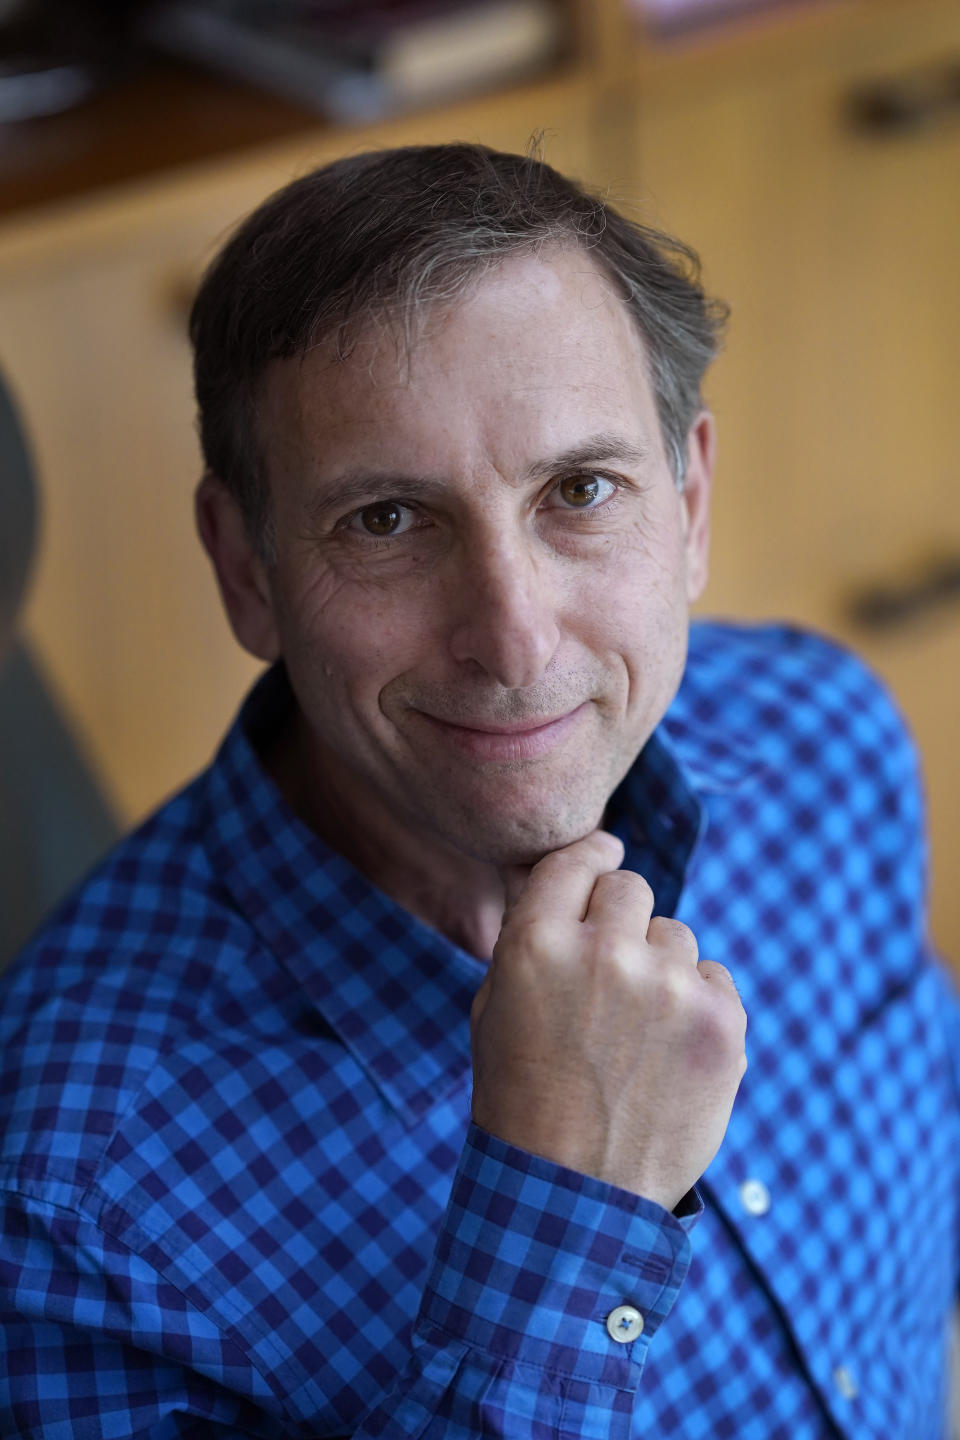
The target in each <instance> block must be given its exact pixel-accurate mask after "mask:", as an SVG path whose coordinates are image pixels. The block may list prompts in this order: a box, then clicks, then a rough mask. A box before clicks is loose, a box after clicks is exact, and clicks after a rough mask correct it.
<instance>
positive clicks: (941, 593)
mask: <svg viewBox="0 0 960 1440" xmlns="http://www.w3.org/2000/svg"><path fill="white" fill-rule="evenodd" d="M954 601H960V555H950V556H946V557H945V558H944V559H942V560H937V561H935V562H934V563H932V564H931V565H928V566H927V567H926V569H924V570H923V571H921V572H920V574H919V575H918V576H917V577H916V578H915V579H913V580H907V581H904V582H903V583H902V584H900V585H885V584H879V585H872V586H867V587H866V588H865V589H864V590H862V591H860V592H859V593H858V594H855V595H853V596H852V597H851V599H850V601H849V604H848V607H847V613H848V615H849V618H850V619H851V620H852V621H853V622H854V623H855V624H856V625H860V626H862V627H863V628H864V629H867V630H874V631H883V630H895V629H897V628H898V627H899V626H902V625H905V624H907V623H909V622H910V621H911V620H915V619H917V618H918V617H919V616H920V615H923V614H925V613H926V612H927V611H930V610H939V609H940V608H941V607H942V606H944V605H949V604H951V603H952V602H954Z"/></svg>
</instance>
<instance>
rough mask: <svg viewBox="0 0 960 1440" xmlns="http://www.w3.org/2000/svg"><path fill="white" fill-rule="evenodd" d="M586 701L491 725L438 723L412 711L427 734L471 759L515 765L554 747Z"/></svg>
mask: <svg viewBox="0 0 960 1440" xmlns="http://www.w3.org/2000/svg"><path fill="white" fill-rule="evenodd" d="M586 708H587V702H584V703H583V704H582V705H578V706H577V707H576V708H575V709H574V710H568V711H566V712H565V713H564V714H562V715H556V716H552V717H547V718H544V717H542V716H529V717H526V718H524V719H522V720H512V721H510V722H508V723H504V722H503V721H497V722H491V721H487V720H471V721H470V723H469V724H464V722H463V720H442V719H440V718H439V716H436V715H430V714H428V713H427V712H426V711H423V710H421V711H418V712H416V713H417V714H418V715H420V717H421V718H422V719H423V720H424V721H425V722H426V724H427V726H428V727H429V728H430V731H431V734H432V735H433V736H434V737H435V738H436V739H438V740H440V741H441V742H443V743H445V744H446V745H449V746H451V747H453V748H454V749H456V750H458V751H460V753H461V754H464V755H468V756H470V757H472V758H473V759H475V760H490V761H499V762H501V763H503V762H507V763H510V762H513V763H516V762H518V761H522V760H535V759H538V758H539V757H540V756H542V755H546V754H547V753H549V751H551V750H553V749H555V748H556V746H557V745H559V744H560V743H561V742H562V741H563V740H564V739H565V738H566V737H567V735H568V734H569V733H570V731H571V730H572V729H573V728H574V727H575V726H576V725H577V724H578V722H579V721H580V720H581V719H582V717H583V714H584V712H585V710H586Z"/></svg>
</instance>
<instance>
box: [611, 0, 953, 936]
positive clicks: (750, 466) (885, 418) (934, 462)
mask: <svg viewBox="0 0 960 1440" xmlns="http://www.w3.org/2000/svg"><path fill="white" fill-rule="evenodd" d="M868 12H869V13H868ZM957 73H960V9H958V7H957V6H956V5H955V4H953V3H924V0H918V3H915V4H912V5H909V6H903V5H900V6H895V5H889V4H888V5H884V4H876V5H873V6H870V7H853V8H852V9H845V10H840V11H838V12H837V13H836V14H834V15H828V14H826V13H824V14H815V13H813V12H812V11H811V13H810V14H809V15H808V16H805V17H804V16H799V15H798V16H797V17H795V19H793V20H792V21H790V20H785V21H784V22H783V23H782V24H778V25H777V26H776V27H773V26H769V27H763V28H761V29H760V30H759V31H757V32H754V33H751V34H747V33H744V34H742V35H741V36H740V37H739V38H731V39H730V40H729V41H727V42H726V43H725V44H724V45H722V46H719V47H715V48H713V49H711V50H710V51H709V52H706V51H700V52H698V51H697V49H696V48H694V47H688V49H687V50H686V51H681V50H678V51H676V52H675V53H673V54H672V55H670V56H664V57H661V60H660V62H659V64H658V65H654V64H653V63H651V64H650V65H649V66H648V67H647V68H646V71H645V74H644V80H643V84H642V85H641V98H640V103H639V109H638V115H637V120H636V124H637V147H636V165H635V170H634V184H635V186H636V189H637V192H638V195H639V198H640V199H641V213H643V214H645V215H649V216H650V217H651V218H655V219H656V220H658V221H659V222H662V223H664V224H665V225H666V226H667V227H668V228H672V229H675V230H676V232H677V233H678V234H679V235H681V236H683V237H684V238H685V239H687V240H689V241H690V242H691V243H693V244H694V245H695V246H697V247H698V248H699V249H700V251H701V253H702V256H703V260H704V265H705V273H706V279H707V282H708V288H711V289H713V290H714V291H715V292H716V293H719V294H720V295H722V296H724V297H725V298H726V299H727V300H729V301H730V302H731V304H732V323H731V328H730V334H729V342H728V347H727V351H726V353H725V355H724V356H722V357H721V359H720V360H719V362H718V364H717V366H716V369H715V372H714V374H713V375H712V377H711V379H710V383H709V389H708V394H709V398H710V400H711V403H712V404H713V406H714V408H715V410H716V413H717V416H718V421H719V431H720V450H719V456H720V459H719V468H718V478H717V492H716V508H715V517H716V519H715V530H714V548H713V573H712V580H711V584H710V587H709V589H708V592H707V595H706V597H705V603H704V605H703V607H702V608H703V609H705V610H708V611H711V612H716V613H725V614H730V613H733V614H739V615H746V616H755V617H759V616H779V617H789V618H794V619H799V620H802V621H804V622H807V623H809V624H812V625H814V626H816V627H819V628H821V629H823V630H826V631H828V632H829V633H831V634H833V635H836V636H838V637H839V638H840V639H842V640H843V641H845V642H847V643H849V644H850V645H852V646H853V647H854V648H856V649H857V650H858V651H859V652H860V653H862V654H863V655H864V656H865V657H866V658H867V659H868V661H869V662H870V663H871V664H872V665H873V666H874V667H875V668H876V669H877V670H878V671H879V672H880V673H881V674H882V675H883V676H884V677H885V678H886V679H887V680H888V682H889V683H890V684H891V686H892V687H893V690H894V692H895V693H896V695H897V697H898V699H899V701H900V703H901V706H902V708H903V709H904V710H905V712H906V714H907V716H908V718H909V720H910V722H911V724H912V728H913V730H914V732H915V734H916V736H917V739H918V740H919V742H920V745H921V748H922V751H923V755H924V761H925V766H926V773H927V778H928V788H929V806H930V815H931V822H932V858H933V927H934V933H935V936H936V938H937V940H938V942H939V944H940V946H941V947H942V949H943V950H944V951H945V952H946V954H947V955H948V957H949V958H950V959H951V960H952V961H953V962H954V963H955V964H960V886H958V885H957V882H956V875H957V872H958V870H960V824H958V821H957V816H958V814H960V765H958V763H957V759H956V755H955V748H956V744H957V737H958V735H960V462H958V458H957V447H956V443H955V439H954V430H955V426H956V411H957V399H956V390H957V382H958V377H960V275H958V257H960V250H958V239H957V237H958V234H960V104H958V102H957V99H956V96H955V94H954V98H953V101H952V104H951V103H950V100H949V92H950V88H951V85H952V87H953V90H954V92H955V91H956V75H957ZM951 76H952V77H953V79H952V80H951V78H950V77H951ZM878 87H880V88H879V89H878ZM864 94H866V96H867V100H866V101H864V98H863V97H864ZM898 114H899V115H900V120H899V122H898ZM951 574H953V575H954V577H955V578H954V580H953V581H951V579H950V576H951ZM937 575H939V576H940V577H941V578H940V582H939V584H936V583H934V581H935V577H936V576H937ZM878 591H879V592H887V593H888V595H891V596H892V595H895V594H896V593H897V592H899V595H900V599H901V601H902V602H903V603H902V604H901V605H900V607H899V619H898V618H897V606H896V605H895V604H893V605H890V606H888V616H887V623H880V621H881V619H882V612H883V607H882V606H879V608H878V615H877V618H875V620H874V622H873V623H868V622H867V620H865V619H864V618H858V602H859V601H861V600H862V599H864V598H865V597H867V598H868V597H869V596H870V595H874V597H875V598H882V595H881V597H877V595H876V592H878ZM911 593H912V594H913V603H912V604H911V603H909V601H910V595H911ZM924 595H926V600H924V598H923V597H924ZM876 608H877V607H875V609H876Z"/></svg>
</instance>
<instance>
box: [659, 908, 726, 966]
mask: <svg viewBox="0 0 960 1440" xmlns="http://www.w3.org/2000/svg"><path fill="white" fill-rule="evenodd" d="M647 944H648V945H650V946H651V947H652V948H653V949H654V950H659V951H661V952H663V951H666V952H668V953H669V954H670V955H675V956H677V957H678V958H682V959H685V960H689V961H690V963H691V964H693V965H695V964H696V963H697V960H698V959H699V956H700V947H699V946H698V945H697V937H696V935H694V933H693V931H692V930H691V929H690V927H689V925H684V924H683V922H682V921H681V920H673V919H671V918H670V917H669V916H667V915H654V917H653V919H652V920H651V921H650V926H649V928H648V930H647ZM722 968H723V967H722V966H721V969H722Z"/></svg>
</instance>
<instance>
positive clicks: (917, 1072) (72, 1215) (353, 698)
mask: <svg viewBox="0 0 960 1440" xmlns="http://www.w3.org/2000/svg"><path fill="white" fill-rule="evenodd" d="M690 260H691V257H690V256H689V253H688V252H685V251H684V250H683V249H682V247H679V246H676V245H675V244H672V243H671V242H668V241H667V240H666V239H665V238H664V237H658V236H656V235H655V234H653V233H651V232H649V231H646V230H644V229H642V228H640V227H636V226H634V225H632V224H630V223H628V222H627V221H626V220H624V219H622V218H621V217H619V216H617V215H616V214H615V213H614V212H612V211H611V210H609V209H607V208H606V207H604V206H603V205H602V204H600V203H599V202H598V201H596V200H594V199H592V198H590V197H589V196H587V195H585V194H584V193H583V192H582V191H581V190H580V189H579V188H578V187H576V186H575V185H573V184H571V183H570V182H568V181H566V180H564V179H563V178H562V177H560V176H559V175H557V174H556V173H555V172H553V171H552V170H551V169H549V167H547V166H545V165H542V164H540V163H538V162H537V161H535V160H533V159H523V158H520V157H516V156H507V155H500V154H496V153H493V152H490V151H487V150H484V149H482V148H480V147H471V146H449V147H433V148H422V149H420V148H417V149H411V150H407V151H394V152H383V153H380V154H373V155H366V156H361V157H357V158H353V159H349V160H345V161H342V162H339V163H338V164H336V165H334V166H331V167H328V168H327V169H325V170H321V171H319V172H317V173H316V174H314V175H310V176H307V177H305V178H304V179H302V180H300V181H298V182H296V183H295V184H294V185H292V186H290V187H288V188H287V189H286V190H284V191H281V192H280V193H279V194H278V195H276V196H274V197H273V198H272V199H271V200H269V201H268V202H266V204H265V205H264V206H263V207H261V209H260V210H259V211H258V212H257V213H256V214H255V215H254V216H253V217H251V219H250V220H248V221H247V222H246V224H245V225H244V226H243V227H242V228H241V229H240V231H239V232H238V233H237V235H236V236H235V237H234V238H233V239H232V240H231V241H230V243H229V244H228V245H227V247H226V249H225V250H224V251H223V253H222V254H221V256H220V257H219V259H218V260H217V261H216V263H215V264H214V266H213V267H212V269H211V271H210V273H209V274H208V276H207V277H206V279H205V282H204V285H203V287H202V290H201V292H200V295H199V297H198V300H197V303H196V306H195V309H194V314H193V319H192V327H191V328H192V337H193V342H194V347H195V352H196V380H197V395H198V401H199V406H200V416H201V434H202V441H203V447H204V454H205V459H206V465H207V470H206V474H205V476H204V479H203V481H202V482H201V484H200V487H199V490H198V494H197V518H198V525H199V530H200V534H201V537H202V540H203V543H204V545H205V547H206V549H207V551H208V553H209V555H210V557H211V560H212V562H213V565H214V568H215V570H216V574H217V578H218V581H219V584H220V588H221V592H222V595H223V599H224V603H225V606H226V609H227V613H228V615H229V617H230V621H231V624H232V626H233V629H234V632H235V634H236V635H237V638H238V639H239V641H240V643H241V644H243V645H244V646H245V647H246V648H247V649H248V650H250V651H251V652H252V653H253V654H254V655H256V656H258V657H260V658H261V659H262V660H263V661H265V662H266V663H267V664H268V665H269V667H270V668H269V670H268V672H267V674H266V675H265V677H264V678H263V680H262V681H261V682H260V683H259V684H258V686H257V687H256V688H255V690H254V691H253V693H252V695H251V696H250V697H249V699H248V701H247V703H246V705H245V706H244V709H243V710H242V712H241V715H240V717H239V719H238V721H237V723H236V725H235V726H234V728H233V729H232V730H231V732H230V733H229V735H228V736H227V738H226V740H225V742H224V745H223V747H222V748H221V750H220V752H219V754H218V756H217V758H216V760H215V762H214V764H213V765H212V767H211V768H210V769H209V770H208V771H207V772H205V773H204V774H203V775H201V776H200V777H199V778H198V779H197V780H196V781H195V782H194V783H193V784H192V785H191V786H189V787H188V788H187V789H186V790H185V791H184V792H183V793H182V794H181V795H179V796H177V797H176V798H175V799H174V800H173V801H171V802H170V804H168V805H167V806H165V807H164V808H163V809H162V810H161V811H160V812H159V813H158V814H157V815H156V816H155V817H154V818H153V819H152V820H150V821H148V822H147V824H146V825H145V826H144V827H143V828H142V829H141V830H140V831H139V832H138V833H137V834H136V835H134V836H132V837H131V838H130V839H129V840H128V841H126V842H125V843H124V844H123V845H121V846H120V848H119V849H118V850H117V851H116V852H115V853H114V855H113V856H112V857H111V859H110V860H109V861H108V862H107V864H106V865H105V866H104V867H103V868H102V869H101V870H100V871H99V872H98V873H97V874H96V875H94V876H93V878H92V879H91V880H90V881H89V882H88V883H87V885H86V886H85V887H84V888H83V889H82V890H81V891H80V893H79V894H78V895H77V896H76V897H75V898H74V899H73V901H72V902H70V903H68V905H67V906H66V907H65V908H63V909H62V910H61V911H60V912H59V914H58V915H57V916H56V917H55V918H54V919H53V920H52V921H51V923H50V924H49V925H48V927H47V929H46V930H45V931H44V932H43V933H42V934H41V935H40V936H39V937H38V938H37V939H36V940H35V941H34V943H33V944H32V946H31V947H30V948H29V949H28V951H27V952H25V954H24V955H23V956H22V957H21V959H20V961H19V962H18V964H17V965H16V966H15V968H14V969H13V971H12V973H11V974H10V976H9V978H8V979H7V981H6V992H5V996H4V1005H3V1011H2V1013H3V1029H2V1041H3V1048H2V1054H3V1058H4V1065H5V1068H6V1075H7V1078H6V1080H5V1082H4V1083H5V1097H6V1100H5V1112H6V1115H7V1133H6V1138H5V1142H4V1143H5V1148H4V1161H5V1169H4V1176H5V1196H4V1211H3V1217H4V1226H3V1228H4V1240H3V1248H2V1256H3V1268H4V1281H5V1284H6V1299H5V1302H4V1325H5V1330H6V1339H7V1355H8V1360H7V1376H6V1379H5V1382H4V1388H3V1392H2V1393H3V1400H2V1408H0V1414H2V1417H3V1422H2V1429H3V1433H4V1434H8V1433H9V1434H11V1435H13V1434H16V1435H29V1436H37V1437H39V1436H42V1437H44V1440H50V1437H53V1436H57V1437H60V1436H71V1437H74V1436H82V1437H85V1436H101V1435H104V1436H106V1435H109V1436H117V1437H120V1436H124V1437H125V1436H144V1437H146V1436H149V1437H151V1440H161V1437H164V1440H165V1437H171V1436H187V1435H195V1436H207V1435H216V1436H219V1437H239V1436H254V1435H255V1436H268V1437H293V1436H303V1437H306V1436H326V1435H345V1434H352V1435H357V1436H364V1437H365V1436H373V1435H389V1436H431V1437H433V1436H444V1437H465V1436H475V1435H504V1436H511V1437H513V1436H516V1437H519V1436H528V1437H533V1436H547V1435H550V1436H564V1437H571V1436H587V1435H590V1436H599V1435H605V1436H606V1435H612V1436H624V1437H625V1436H634V1435H636V1436H640V1435H645V1436H651V1435H678V1436H704V1435H710V1436H713V1437H715V1436H723V1435H737V1436H738V1437H758V1440H759V1437H762V1440H773V1437H778V1436H780V1437H786V1436H790V1437H791V1440H798V1437H813V1436H828V1435H830V1436H835V1435H837V1434H845V1435H849V1436H856V1437H857V1440H861V1437H869V1436H873V1435H878V1436H879V1435H881V1434H882V1435H884V1436H885V1437H887V1440H889V1437H892V1436H898V1437H904V1440H907V1437H911V1440H915V1437H930V1440H934V1437H937V1436H940V1435H941V1434H942V1433H943V1424H944V1412H945V1364H944V1361H945V1353H944V1349H945V1332H946V1321H947V1316H948V1313H949V1309H950V1306H951V1303H952V1300H953V1296H954V1293H955V1287H956V1279H957V1275H958V1272H960V1263H958V1254H957V1246H958V1235H960V1224H958V1222H960V1185H958V1180H960V1173H958V1172H960V1105H958V1076H957V1036H958V1008H957V1004H956V999H955V997H954V995H953V994H952V992H951V990H950V988H949V986H948V985H947V983H946V981H945V978H944V976H943V974H942V972H941V971H940V970H938V969H937V968H936V966H935V964H934V963H933V962H932V961H931V959H930V958H929V957H928V955H927V953H926V941H925V932H924V924H923V887H924V876H923V830H922V815H921V810H920V801H919V798H918V794H919V792H918V783H917V776H916V770H915V761H914V756H913V753H912V750H911V748H910V745H909V742H908V740H907V738H906V737H905V734H904V731H903V727H902V725H901V724H900V722H899V720H898V718H897V716H896V715H895V713H894V712H893V709H892V707H891V706H890V704H889V702H888V701H887V699H886V698H885V697H884V695H883V694H882V693H881V691H880V690H879V687H878V686H877V685H876V683H875V682H874V681H873V680H872V679H871V678H870V677H869V676H868V675H867V674H865V672H864V671H863V669H862V667H861V666H860V665H859V664H858V663H857V662H856V661H855V660H853V659H852V658H851V657H849V656H847V655H845V654H842V653H840V652H839V651H838V650H836V649H835V648H834V647H832V646H830V645H828V644H827V643H826V642H824V641H821V640H819V639H815V638H812V637H808V636H804V635H802V634H800V633H798V632H796V631H793V630H789V629H786V628H782V627H780V628H767V629H761V628H757V629H752V628H748V627H729V626H722V625H716V624H704V625H699V626H696V627H694V628H693V630H692V632H691V631H690V627H689V622H688V607H689V605H690V603H691V602H692V601H694V600H695V599H696V598H697V597H698V596H699V594H700V592H701V590H702V588H703V585H704V582H705V578H706V563H707V540H708V518H709V500H710V480H711V471H712V465H713V451H714V430H713V421H712V418H711V416H710V414H709V413H708V412H707V411H706V410H705V409H704V407H703V404H702V402H701V399H700V381H701V377H702V374H703V371H704V369H705V367H706V365H707V363H708V362H709V359H710V357H711V355H712V354H713V352H714V350H715V348H716V344H717V341H718V337H719V328H720V320H721V316H720V312H719V310H718V308H717V307H714V306H711V304H710V303H709V302H708V301H707V300H706V299H705V298H704V296H703V294H702V291H701V290H700V288H699V285H698V284H697V282H696V279H695V276H694V275H693V273H692V271H691V265H690ZM771 483H775V482H774V480H771ZM688 636H689V654H688ZM654 912H655V913H654ZM695 937H696V938H695ZM698 941H699V945H700V948H701V949H702V952H703V954H704V956H705V957H706V958H705V959H703V960H700V959H698V948H697V942H698ZM721 961H722V962H723V963H720V962H721ZM727 962H729V966H730V969H729V971H728V970H727V969H726V968H725V965H726V964H727ZM731 972H732V974H734V975H735V977H736V985H737V988H736V989H735V988H734V985H733V981H732V979H731ZM738 990H739V996H738V993H737V992H738ZM740 996H742V1003H741V999H740ZM745 1012H746V1014H749V1017H750V1022H749V1023H750V1032H749V1050H750V1067H749V1070H747V1069H746V1059H745V1050H744V1036H745V1025H746V1019H745ZM741 1082H742V1083H741ZM738 1091H739V1093H738ZM735 1097H736V1104H734V1100H735ZM731 1110H732V1114H731ZM724 1137H725V1138H724ZM721 1141H722V1142H723V1143H722V1145H721ZM697 1182H699V1183H697Z"/></svg>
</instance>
